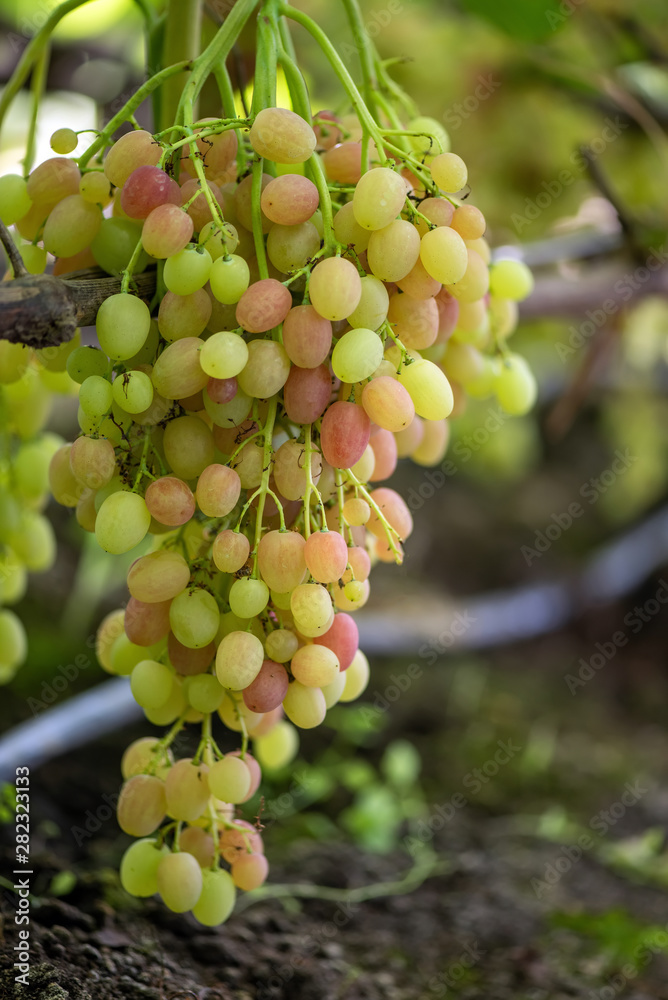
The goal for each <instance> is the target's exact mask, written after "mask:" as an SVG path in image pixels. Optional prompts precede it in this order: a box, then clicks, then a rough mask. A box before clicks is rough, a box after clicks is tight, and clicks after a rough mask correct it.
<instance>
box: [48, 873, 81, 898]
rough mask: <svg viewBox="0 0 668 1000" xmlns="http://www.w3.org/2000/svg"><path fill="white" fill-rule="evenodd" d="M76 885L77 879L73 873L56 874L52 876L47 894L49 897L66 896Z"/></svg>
mask: <svg viewBox="0 0 668 1000" xmlns="http://www.w3.org/2000/svg"><path fill="white" fill-rule="evenodd" d="M76 884H77V877H76V875H75V874H74V872H71V871H64V872H58V874H57V875H54V876H53V878H52V879H51V885H50V886H49V892H48V894H49V895H50V896H67V894H68V893H70V892H72V889H73V888H74V886H75V885H76Z"/></svg>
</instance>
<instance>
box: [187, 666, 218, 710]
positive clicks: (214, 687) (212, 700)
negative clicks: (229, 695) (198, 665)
mask: <svg viewBox="0 0 668 1000" xmlns="http://www.w3.org/2000/svg"><path fill="white" fill-rule="evenodd" d="M224 696H225V689H224V688H223V687H222V686H221V684H220V682H219V681H218V679H217V678H216V677H213V676H212V675H211V674H198V675H197V676H195V677H192V678H191V680H190V684H189V685H188V701H189V703H190V704H191V705H192V707H193V708H195V709H197V711H198V712H204V713H205V714H208V713H209V712H216V711H217V710H218V709H219V708H220V705H221V702H222V700H223V698H224Z"/></svg>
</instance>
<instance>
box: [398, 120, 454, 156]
mask: <svg viewBox="0 0 668 1000" xmlns="http://www.w3.org/2000/svg"><path fill="white" fill-rule="evenodd" d="M408 129H409V130H410V131H411V132H426V133H427V134H426V135H411V136H408V145H409V146H410V148H411V149H412V150H413V152H414V153H415V154H416V155H417V156H418V157H422V156H428V157H429V156H437V155H438V154H439V153H447V152H448V151H449V150H450V136H449V135H448V133H447V132H446V130H445V129H444V128H443V125H442V124H441V123H440V122H439V121H437V120H436V118H430V117H429V116H428V115H418V117H417V118H413V119H411V121H409V123H408Z"/></svg>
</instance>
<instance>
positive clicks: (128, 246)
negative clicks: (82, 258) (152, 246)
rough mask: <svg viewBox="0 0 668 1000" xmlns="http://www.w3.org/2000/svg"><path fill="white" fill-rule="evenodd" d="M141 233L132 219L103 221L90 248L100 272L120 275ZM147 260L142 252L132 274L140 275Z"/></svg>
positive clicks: (140, 228) (138, 226)
mask: <svg viewBox="0 0 668 1000" xmlns="http://www.w3.org/2000/svg"><path fill="white" fill-rule="evenodd" d="M87 176H90V175H87ZM82 197H83V195H82ZM141 232H142V227H141V224H140V223H137V222H135V221H134V220H133V219H119V218H112V219H103V220H102V223H101V225H100V228H99V230H98V232H97V235H96V236H95V239H94V240H93V242H92V243H91V246H90V248H91V251H92V253H93V257H94V258H95V260H96V261H97V263H98V264H99V265H100V267H101V268H102V270H103V271H106V272H107V273H108V274H115V275H120V274H121V272H122V271H124V270H125V268H126V267H127V266H128V264H129V263H130V258H131V257H132V254H133V253H134V250H135V247H136V246H137V243H138V242H139V239H140V237H141ZM149 259H150V258H149V256H148V254H147V253H146V252H145V251H144V250H142V251H141V252H140V254H139V257H138V258H137V262H136V264H135V266H134V273H135V274H141V272H142V271H143V270H145V268H146V266H147V264H148V262H149Z"/></svg>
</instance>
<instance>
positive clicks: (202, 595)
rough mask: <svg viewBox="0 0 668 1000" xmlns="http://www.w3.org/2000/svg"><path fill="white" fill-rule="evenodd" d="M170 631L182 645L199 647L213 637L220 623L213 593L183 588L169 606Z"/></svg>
mask: <svg viewBox="0 0 668 1000" xmlns="http://www.w3.org/2000/svg"><path fill="white" fill-rule="evenodd" d="M169 621H170V624H171V627H172V632H173V633H174V635H175V636H176V638H177V639H178V640H179V642H180V643H182V644H183V645H184V646H187V647H188V648H189V649H199V648H201V647H202V646H208V644H209V643H210V642H211V641H212V639H214V638H215V636H216V633H217V631H218V626H219V624H220V611H219V610H218V604H217V602H216V599H215V597H214V596H213V594H210V593H209V592H208V590H202V589H201V588H198V589H197V590H193V591H186V590H184V591H183V592H182V593H181V594H178V595H177V596H176V597H175V598H174V600H173V601H172V603H171V605H170V608H169Z"/></svg>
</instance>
